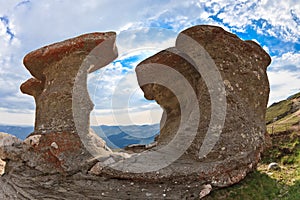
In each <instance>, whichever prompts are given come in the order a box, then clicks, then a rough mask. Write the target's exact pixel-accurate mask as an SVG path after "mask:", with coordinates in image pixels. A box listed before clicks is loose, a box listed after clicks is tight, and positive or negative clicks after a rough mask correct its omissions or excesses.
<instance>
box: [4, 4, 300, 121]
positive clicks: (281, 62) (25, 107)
mask: <svg viewBox="0 0 300 200" xmlns="http://www.w3.org/2000/svg"><path fill="white" fill-rule="evenodd" d="M196 24H214V25H218V26H222V27H223V28H225V29H226V30H229V31H231V32H233V33H235V34H237V35H238V36H239V37H241V38H243V39H255V40H256V41H257V42H259V43H260V44H261V45H262V46H263V47H264V48H265V49H266V50H267V51H268V52H269V53H270V54H271V56H272V60H273V61H272V64H271V66H270V67H269V70H268V74H269V78H270V84H271V94H270V103H273V102H275V101H279V100H281V99H283V98H286V97H287V96H288V95H290V94H292V93H295V92H297V91H299V83H300V78H299V75H298V74H299V66H300V65H299V64H300V62H299V50H300V39H299V38H300V28H299V27H300V2H299V1H298V0H286V1H279V0H275V1H271V0H259V1H247V0H242V1H234V0H188V1H178V0H166V1H159V0H154V1H153V0H144V1H140V0H131V1H130V2H126V3H124V2H120V1H117V0H101V1H97V0H91V1H85V0H78V1H76V3H74V1H71V0H54V1H46V0H10V1H7V0H0V47H1V48H0V122H1V123H8V122H9V121H13V119H12V115H11V114H12V113H18V112H19V113H23V114H27V115H28V116H32V113H33V111H34V101H33V98H32V97H29V96H26V95H23V94H21V93H20V91H19V85H20V84H21V83H22V82H24V81H25V80H26V79H28V78H30V74H29V72H28V71H27V70H26V69H25V68H24V66H23V64H22V59H23V57H24V55H26V54H27V53H28V52H30V51H32V50H34V49H37V48H39V47H41V46H44V45H47V44H51V43H54V42H57V41H61V40H64V39H67V38H71V37H74V36H77V35H80V34H83V33H87V32H95V31H116V32H117V33H118V48H119V50H120V56H121V57H122V56H123V57H122V58H118V59H119V60H117V61H116V62H114V63H113V64H112V65H111V68H110V67H108V68H107V69H106V71H105V72H103V71H101V72H97V73H95V74H91V77H90V78H89V80H95V77H97V76H98V77H99V73H102V75H101V78H102V79H101V81H100V82H99V81H98V82H97V83H96V82H93V81H90V85H89V86H90V90H93V89H95V88H97V93H95V94H96V95H94V94H91V96H92V95H94V96H95V101H96V102H101V103H95V104H96V111H95V113H103V112H104V111H106V110H109V109H110V99H111V95H112V92H113V91H114V89H113V88H114V87H115V86H116V84H117V83H122V84H121V85H122V86H123V88H122V86H121V88H122V89H121V90H120V93H119V94H118V95H121V92H123V90H124V91H126V90H125V85H126V86H127V87H132V88H134V87H137V85H134V84H136V83H134V84H133V82H130V80H126V79H124V76H125V75H126V74H129V75H128V77H130V76H132V77H134V76H133V74H134V72H133V67H134V66H135V65H136V64H137V63H138V61H140V60H141V59H142V58H145V57H146V56H149V55H150V54H153V53H155V52H157V51H159V50H160V49H163V48H166V47H169V46H173V45H174V39H175V37H176V35H177V34H178V32H179V31H181V30H183V29H185V28H187V27H190V26H192V25H196ZM149 52H151V53H149ZM136 57H138V59H137V60H135V61H133V60H130V59H134V58H136ZM126 59H127V61H130V62H131V61H132V62H131V63H127V64H126ZM128 59H129V60H128ZM126 65H130V67H129V68H128V67H126ZM122 78H123V79H122ZM131 79H132V80H134V78H131ZM120 80H122V81H123V82H118V81H120ZM126 81H127V82H126ZM94 91H95V90H94ZM100 91H101V92H100ZM142 98H143V96H142V93H141V92H137V94H135V95H134V98H133V99H132V101H134V103H132V106H130V109H131V111H130V112H132V113H135V114H136V113H138V112H145V111H146V108H147V109H148V107H147V105H149V107H151V106H150V105H153V102H146V101H145V100H143V99H142ZM105 102H106V103H105ZM134 104H135V105H136V106H133V105H134ZM144 108H145V109H144ZM151 108H152V107H151ZM157 108H158V107H156V108H155V109H157ZM102 111H103V112H102ZM17 116H18V115H16V114H14V117H13V118H15V117H17ZM22 117H24V116H22ZM31 118H32V117H31ZM27 121H29V120H27Z"/></svg>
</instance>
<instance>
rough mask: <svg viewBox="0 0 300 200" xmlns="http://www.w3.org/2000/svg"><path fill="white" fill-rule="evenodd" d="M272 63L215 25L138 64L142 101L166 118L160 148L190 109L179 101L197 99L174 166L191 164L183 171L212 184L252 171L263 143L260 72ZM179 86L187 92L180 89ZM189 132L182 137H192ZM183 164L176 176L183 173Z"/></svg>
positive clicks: (186, 34) (264, 92) (192, 31)
mask: <svg viewBox="0 0 300 200" xmlns="http://www.w3.org/2000/svg"><path fill="white" fill-rule="evenodd" d="M270 62H271V59H270V57H269V55H268V54H267V53H266V52H265V51H264V50H263V49H262V48H261V47H260V46H259V45H258V44H257V43H255V42H253V41H242V40H241V39H239V38H238V37H237V36H236V35H234V34H231V33H228V32H226V31H225V30H223V29H222V28H219V27H214V26H195V27H192V28H189V29H187V30H185V31H183V32H182V33H180V35H179V36H178V38H177V41H176V47H175V48H170V49H166V50H164V51H161V52H159V53H157V54H156V55H154V56H152V57H150V58H148V59H146V60H144V61H143V62H142V63H140V64H139V65H138V66H137V68H136V73H137V77H138V81H139V84H140V85H141V88H142V90H143V91H144V94H145V97H146V98H147V99H150V100H156V102H157V103H158V104H160V105H161V107H162V108H163V109H164V113H163V116H165V118H166V119H163V120H164V121H165V122H164V123H163V126H162V127H161V131H160V135H159V137H158V139H157V143H158V147H163V146H164V145H166V144H168V143H170V142H171V141H172V140H174V137H175V135H176V134H178V133H179V132H180V131H179V129H180V126H182V125H181V124H180V121H181V120H182V114H183V113H182V112H186V110H184V109H186V107H188V106H189V105H190V104H191V100H190V99H188V98H185V97H186V96H191V95H190V93H195V95H196V98H197V104H194V105H192V106H194V109H196V108H197V107H198V108H199V114H200V118H199V124H197V130H196V131H197V133H196V135H195V137H194V138H192V142H191V145H189V148H188V149H187V151H186V152H185V153H184V155H183V156H182V157H181V158H180V159H179V160H177V162H179V161H180V160H182V161H183V160H184V161H185V162H186V161H187V160H189V162H191V163H193V164H192V165H190V166H189V173H190V174H192V173H196V174H195V176H197V177H198V178H199V179H202V180H206V181H207V182H211V183H213V185H215V186H228V185H231V184H233V183H236V182H238V181H240V180H241V179H242V178H244V177H245V175H246V174H247V173H248V172H249V171H251V170H252V169H253V167H255V166H256V164H257V162H258V160H259V158H260V153H261V152H262V150H263V148H264V145H265V134H266V126H265V120H264V119H265V112H266V106H267V102H268V94H269V83H268V78H267V74H266V68H267V66H268V65H269V64H270ZM197 65H198V66H197ZM197 67H198V68H197ZM199 67H200V68H199ZM214 68H216V69H214ZM171 70H173V71H174V70H175V71H176V72H178V73H179V74H181V75H182V76H183V77H182V78H178V76H177V75H176V74H175V73H171V72H172V71H171ZM167 71H170V72H167ZM161 74H164V75H161ZM218 74H219V75H220V77H221V78H220V79H218V78H217V76H218ZM164 79H166V80H164ZM183 79H184V80H183ZM162 80H163V81H162ZM184 81H188V83H189V84H190V86H191V89H185V90H183V91H182V86H181V85H182V84H183V82H184ZM166 85H167V86H166ZM170 85H172V87H173V91H172V90H171V89H169V88H170V87H169V86H170ZM174 88H175V89H174ZM177 88H180V89H177ZM222 92H225V93H223V94H222ZM222 106H223V107H222ZM192 109H193V108H192ZM192 109H191V110H192ZM187 115H190V113H187ZM180 118H181V119H180ZM222 118H224V121H223V122H224V123H222ZM223 125H224V126H223ZM214 126H216V127H214ZM190 129H191V128H190ZM190 129H185V130H184V131H185V133H184V134H186V135H187V136H188V135H192V134H194V133H193V132H192V131H191V130H190ZM201 148H202V149H201ZM183 166H184V165H182V169H181V170H180V169H179V170H178V172H177V173H176V175H177V176H178V175H179V174H180V173H182V174H184V167H183ZM193 166H195V167H193ZM179 168H181V167H179Z"/></svg>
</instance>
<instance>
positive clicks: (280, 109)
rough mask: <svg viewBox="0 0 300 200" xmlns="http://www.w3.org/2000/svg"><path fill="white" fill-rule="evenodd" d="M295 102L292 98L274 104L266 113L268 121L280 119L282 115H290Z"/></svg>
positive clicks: (268, 122)
mask: <svg viewBox="0 0 300 200" xmlns="http://www.w3.org/2000/svg"><path fill="white" fill-rule="evenodd" d="M292 105H293V102H292V101H290V100H284V101H281V102H279V103H274V104H272V105H271V106H270V107H269V108H268V110H267V114H266V123H267V124H270V123H272V122H273V121H274V120H275V121H276V120H278V119H280V118H282V117H285V116H286V115H288V113H289V112H290V110H291V109H292Z"/></svg>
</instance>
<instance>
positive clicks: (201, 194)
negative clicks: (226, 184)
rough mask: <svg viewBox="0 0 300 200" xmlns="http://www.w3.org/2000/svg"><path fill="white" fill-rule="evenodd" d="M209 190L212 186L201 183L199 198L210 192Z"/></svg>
mask: <svg viewBox="0 0 300 200" xmlns="http://www.w3.org/2000/svg"><path fill="white" fill-rule="evenodd" d="M211 190H212V186H211V185H210V184H207V185H203V186H202V190H201V192H200V195H199V196H200V199H202V198H203V197H205V196H207V195H208V194H209V193H210V191H211Z"/></svg>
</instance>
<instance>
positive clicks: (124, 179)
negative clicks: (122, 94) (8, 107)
mask: <svg viewBox="0 0 300 200" xmlns="http://www.w3.org/2000/svg"><path fill="white" fill-rule="evenodd" d="M115 38H116V35H115V33H113V32H107V33H92V34H85V35H82V36H79V37H76V38H73V39H69V40H66V41H63V42H59V43H55V44H52V45H49V46H46V47H43V48H41V49H38V50H36V51H33V52H31V53H29V54H28V55H27V56H26V57H25V58H24V65H25V66H26V68H27V69H28V70H29V72H30V73H31V74H32V75H33V77H34V78H31V79H29V80H28V81H26V82H25V83H24V84H22V86H21V91H22V92H23V93H26V94H28V95H32V96H33V97H34V99H35V102H36V120H35V130H34V132H33V133H32V134H30V135H29V136H28V137H27V138H26V139H25V140H24V141H20V140H18V139H17V138H15V137H13V136H11V135H8V134H0V142H1V141H2V143H0V159H2V160H3V161H5V162H6V165H5V172H4V175H3V176H2V177H1V178H0V185H1V187H0V199H199V198H200V197H201V198H202V197H204V196H205V195H208V194H209V193H210V192H211V190H213V188H215V187H226V186H230V185H232V184H235V183H237V182H239V181H240V180H242V179H243V178H244V177H245V176H246V174H247V173H248V172H250V171H252V170H253V169H254V168H255V167H256V164H257V163H258V161H259V159H260V154H261V153H262V151H263V150H264V148H265V144H266V126H265V112H266V106H267V101H268V94H269V83H268V78H267V74H266V69H267V66H268V65H269V64H270V62H271V59H270V57H269V55H268V54H267V53H266V52H265V51H264V50H263V49H262V48H261V47H260V46H259V45H258V44H257V43H255V42H253V41H243V40H241V39H239V38H238V37H237V36H236V35H234V34H231V33H228V32H226V31H225V30H223V29H222V28H220V27H216V26H208V25H199V26H194V27H191V28H189V29H187V30H184V31H183V32H181V33H180V34H179V35H178V37H177V40H176V45H175V47H171V48H168V49H166V50H163V51H161V52H159V53H157V54H155V55H153V56H151V57H149V58H148V59H146V60H144V61H143V62H141V63H140V64H139V65H138V66H137V67H136V74H137V79H138V83H139V85H140V87H141V89H142V90H143V92H144V95H145V98H146V99H150V100H155V101H156V102H157V103H158V104H159V105H160V106H161V107H162V108H163V110H164V112H163V116H162V119H161V124H160V125H161V131H160V135H159V136H158V137H157V138H156V141H155V142H153V143H152V144H149V145H131V146H128V147H127V148H126V149H125V150H118V151H116V150H111V149H109V148H108V147H107V146H106V144H105V142H104V140H103V139H101V138H99V137H98V136H97V135H96V134H95V133H94V131H93V130H91V129H90V128H89V126H90V124H89V114H90V112H91V110H92V109H93V103H92V102H91V100H90V98H89V94H88V91H87V75H88V73H91V72H93V71H95V70H97V69H99V68H101V67H104V66H105V65H107V64H108V63H110V62H112V61H113V59H115V57H116V56H117V49H116V47H115ZM3 141H5V143H3ZM0 168H1V167H0Z"/></svg>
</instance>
